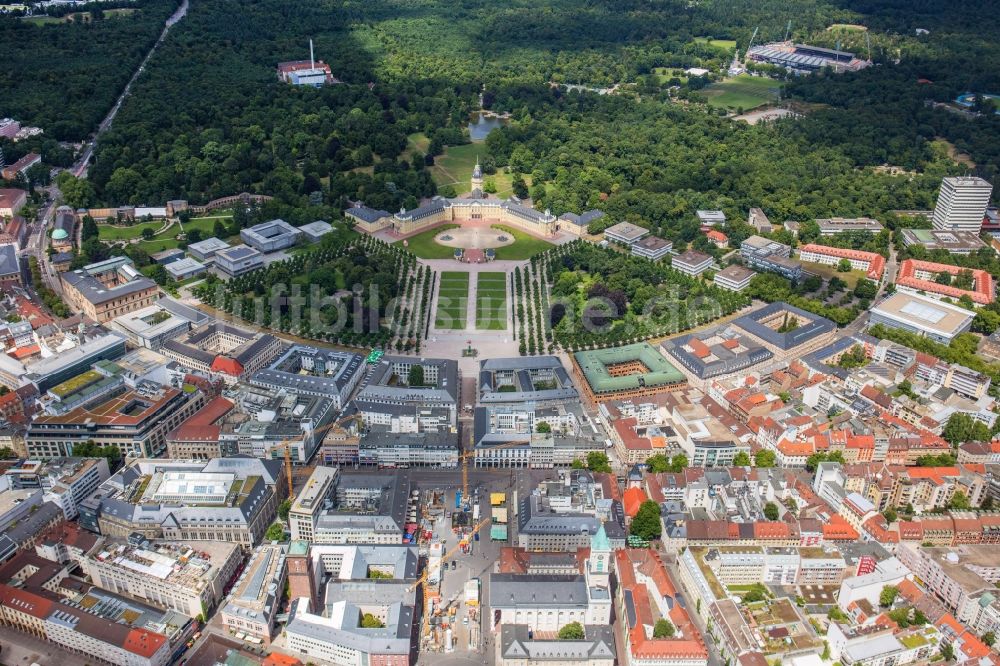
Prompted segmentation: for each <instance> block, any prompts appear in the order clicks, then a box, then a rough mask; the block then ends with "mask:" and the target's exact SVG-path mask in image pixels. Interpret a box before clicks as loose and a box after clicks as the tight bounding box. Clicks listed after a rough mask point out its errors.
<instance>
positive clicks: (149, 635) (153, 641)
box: [122, 629, 167, 659]
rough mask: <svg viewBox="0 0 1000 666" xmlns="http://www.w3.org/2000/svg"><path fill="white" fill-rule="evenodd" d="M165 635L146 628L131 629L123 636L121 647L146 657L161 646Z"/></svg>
mask: <svg viewBox="0 0 1000 666" xmlns="http://www.w3.org/2000/svg"><path fill="white" fill-rule="evenodd" d="M166 640H167V637H166V636H164V635H163V634H157V633H155V632H152V631H147V630H146V629H132V630H131V631H129V632H128V636H126V637H125V643H124V644H123V645H122V647H123V648H125V649H126V650H128V651H129V652H131V653H132V654H137V655H139V656H140V657H145V658H146V659H148V658H150V657H152V656H153V655H154V654H156V652H157V650H159V649H160V647H162V646H163V644H164V643H165V642H166Z"/></svg>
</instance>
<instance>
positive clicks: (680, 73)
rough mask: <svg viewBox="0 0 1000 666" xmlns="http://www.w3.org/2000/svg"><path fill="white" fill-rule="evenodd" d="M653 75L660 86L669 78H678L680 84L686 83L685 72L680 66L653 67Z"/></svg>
mask: <svg viewBox="0 0 1000 666" xmlns="http://www.w3.org/2000/svg"><path fill="white" fill-rule="evenodd" d="M653 76H655V77H656V82H657V83H659V84H660V85H661V86H662V85H666V83H667V82H668V81H669V80H670V79H677V80H679V81H680V82H681V85H684V84H685V83H687V80H688V77H687V74H685V73H684V70H683V69H682V68H680V67H654V68H653Z"/></svg>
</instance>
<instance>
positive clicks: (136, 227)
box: [97, 212, 232, 253]
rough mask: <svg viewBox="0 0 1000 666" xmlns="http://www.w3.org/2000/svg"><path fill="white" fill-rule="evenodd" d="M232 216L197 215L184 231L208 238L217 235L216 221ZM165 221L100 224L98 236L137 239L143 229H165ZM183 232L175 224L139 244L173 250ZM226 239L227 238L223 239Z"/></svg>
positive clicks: (113, 239)
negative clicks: (198, 233) (126, 224)
mask: <svg viewBox="0 0 1000 666" xmlns="http://www.w3.org/2000/svg"><path fill="white" fill-rule="evenodd" d="M231 217H232V213H225V212H215V213H212V214H211V215H207V216H205V217H195V218H192V219H191V220H189V221H187V222H185V223H184V225H183V227H184V231H185V232H186V233H190V232H191V231H193V230H195V229H197V230H199V231H200V232H201V235H202V238H208V237H209V236H214V235H215V231H214V230H215V223H216V222H219V221H221V222H227V221H228V220H229V218H231ZM163 226H164V221H163V220H156V221H154V222H139V223H138V224H133V225H132V226H118V225H113V224H100V225H98V226H97V229H98V235H97V237H98V238H99V239H100V240H102V241H105V242H108V243H113V242H118V241H123V240H128V241H130V240H135V239H137V238H140V239H141V238H142V231H143V229H152V231H153V233H154V234H155V233H156V232H157V231H160V230H161V229H163ZM179 233H181V226H180V225H179V224H173V225H171V226H170V227H169V228H167V229H166V230H165V231H163V232H162V233H160V234H159V235H155V236H153V238H151V239H149V240H140V241H139V245H140V246H141V247H142V249H144V250H146V251H147V252H151V253H152V252H159V251H161V250H172V249H173V248H175V247H177V245H178V243H179V242H180V241H178V240H177V238H176V236H177V234H179ZM223 240H225V239H223Z"/></svg>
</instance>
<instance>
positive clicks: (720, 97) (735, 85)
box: [701, 74, 781, 111]
mask: <svg viewBox="0 0 1000 666" xmlns="http://www.w3.org/2000/svg"><path fill="white" fill-rule="evenodd" d="M780 89H781V84H780V83H778V82H777V81H775V80H773V79H769V78H766V77H763V76H748V75H746V74H741V75H740V76H737V77H736V78H733V79H726V80H725V81H720V82H719V83H713V84H712V85H710V86H708V87H707V88H705V89H704V90H702V91H701V92H702V94H703V95H704V96H705V99H706V100H707V101H708V104H709V106H714V107H721V108H724V109H739V108H740V107H742V108H743V110H744V111H748V110H750V109H754V108H757V107H758V106H763V105H764V104H769V103H771V102H773V101H775V100H777V99H778V94H779V92H780Z"/></svg>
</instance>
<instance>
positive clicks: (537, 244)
mask: <svg viewBox="0 0 1000 666" xmlns="http://www.w3.org/2000/svg"><path fill="white" fill-rule="evenodd" d="M493 228H494V229H500V230H501V231H504V232H506V233H508V234H510V235H511V236H513V237H514V240H515V243H514V244H513V245H506V246H504V247H498V248H497V256H496V258H497V259H498V260H504V259H508V260H512V261H523V260H525V259H530V258H532V257H533V256H535V255H536V254H538V253H539V252H544V251H545V250H547V249H549V248H550V247H552V243H550V242H548V241H544V240H542V239H541V238H535V237H534V236H532V235H531V234H528V233H525V232H523V231H518V230H517V229H511V228H510V227H505V226H503V225H499V224H497V225H493Z"/></svg>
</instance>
